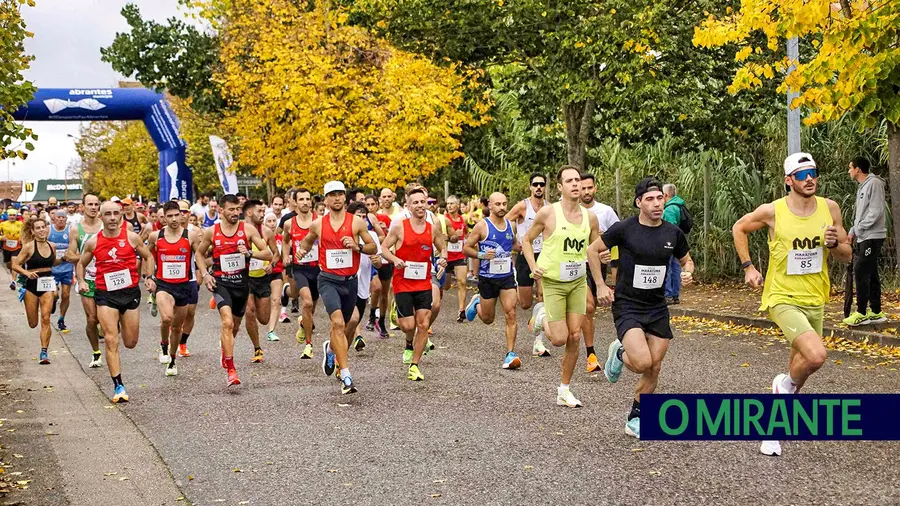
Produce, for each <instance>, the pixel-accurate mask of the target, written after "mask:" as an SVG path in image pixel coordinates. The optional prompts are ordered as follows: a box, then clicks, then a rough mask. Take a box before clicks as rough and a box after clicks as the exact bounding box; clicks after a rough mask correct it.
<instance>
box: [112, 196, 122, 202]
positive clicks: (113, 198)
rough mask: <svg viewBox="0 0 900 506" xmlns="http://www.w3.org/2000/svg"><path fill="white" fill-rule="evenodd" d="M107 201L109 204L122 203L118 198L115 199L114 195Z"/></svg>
mask: <svg viewBox="0 0 900 506" xmlns="http://www.w3.org/2000/svg"><path fill="white" fill-rule="evenodd" d="M109 200H110V202H121V201H122V199H120V198H119V197H116V196H115V195H113V196H112V197H110V198H109Z"/></svg>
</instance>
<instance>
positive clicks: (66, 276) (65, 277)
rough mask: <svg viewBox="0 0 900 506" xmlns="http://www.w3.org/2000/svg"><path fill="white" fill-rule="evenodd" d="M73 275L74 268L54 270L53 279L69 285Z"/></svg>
mask: <svg viewBox="0 0 900 506" xmlns="http://www.w3.org/2000/svg"><path fill="white" fill-rule="evenodd" d="M74 275H75V269H70V270H68V271H62V272H54V273H53V279H54V280H56V282H57V283H59V284H61V285H71V284H72V279H73V277H74Z"/></svg>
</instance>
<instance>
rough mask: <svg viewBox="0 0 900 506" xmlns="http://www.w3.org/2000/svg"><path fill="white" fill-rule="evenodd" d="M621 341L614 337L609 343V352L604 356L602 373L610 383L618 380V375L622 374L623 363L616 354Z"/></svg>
mask: <svg viewBox="0 0 900 506" xmlns="http://www.w3.org/2000/svg"><path fill="white" fill-rule="evenodd" d="M621 347H622V343H620V342H619V340H618V339H614V340H613V342H611V343H609V354H608V355H607V356H606V366H605V367H604V368H603V374H604V376H606V379H607V380H608V381H609V382H610V383H615V382H617V381H619V375H621V374H622V366H623V365H625V364H624V363H623V362H622V360H621V359H619V357H618V355H617V354H616V353H617V352H618V351H619V348H621Z"/></svg>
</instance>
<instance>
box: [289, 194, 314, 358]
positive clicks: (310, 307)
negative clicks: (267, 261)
mask: <svg viewBox="0 0 900 506" xmlns="http://www.w3.org/2000/svg"><path fill="white" fill-rule="evenodd" d="M294 199H295V200H296V202H297V215H296V216H295V217H294V218H293V219H292V220H290V221H288V222H287V223H286V224H285V227H284V233H283V235H282V240H283V241H287V243H288V244H290V248H285V249H283V250H282V252H281V259H282V261H283V262H284V264H285V265H292V266H293V267H292V269H291V270H292V272H293V275H292V276H293V280H294V285H293V291H292V292H291V297H299V298H300V301H301V303H302V308H301V310H302V313H301V318H300V322H299V323H300V325H299V328H298V329H297V342H303V343H305V346H304V348H303V353H302V354H301V355H300V358H301V359H311V358H312V357H313V348H312V333H313V329H312V326H313V315H314V314H315V311H316V302H317V301H318V300H319V262H318V258H319V256H320V255H319V243H318V242H313V243H311V244H310V245H309V247H307V248H305V250H304V251H305V252H304V254H303V255H300V254H299V251H300V244H301V243H302V242H303V239H305V238H306V236H307V235H308V234H309V231H310V230H311V227H312V224H313V222H315V221H316V220H317V219H318V218H319V216H318V215H317V214H316V213H313V212H311V209H312V193H310V191H309V190H307V189H306V188H300V189H299V190H297V193H295V194H294Z"/></svg>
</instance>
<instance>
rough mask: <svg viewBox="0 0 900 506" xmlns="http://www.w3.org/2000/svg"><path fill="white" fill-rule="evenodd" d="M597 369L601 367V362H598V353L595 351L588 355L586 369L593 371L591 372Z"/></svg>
mask: <svg viewBox="0 0 900 506" xmlns="http://www.w3.org/2000/svg"><path fill="white" fill-rule="evenodd" d="M597 369H600V362H597V355H596V354H594V353H591V354H590V355H588V357H587V367H586V370H587V372H589V373H591V372H595V371H597Z"/></svg>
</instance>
